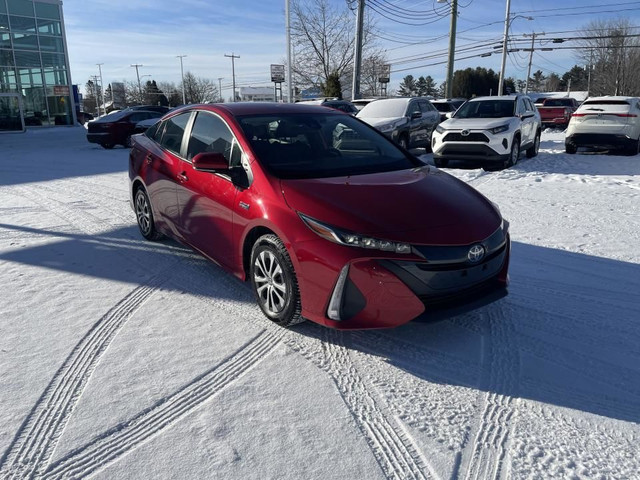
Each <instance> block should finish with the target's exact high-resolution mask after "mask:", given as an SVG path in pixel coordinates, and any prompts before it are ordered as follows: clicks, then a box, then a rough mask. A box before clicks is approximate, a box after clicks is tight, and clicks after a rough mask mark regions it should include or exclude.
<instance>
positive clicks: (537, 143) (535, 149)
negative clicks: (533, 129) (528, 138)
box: [527, 132, 540, 158]
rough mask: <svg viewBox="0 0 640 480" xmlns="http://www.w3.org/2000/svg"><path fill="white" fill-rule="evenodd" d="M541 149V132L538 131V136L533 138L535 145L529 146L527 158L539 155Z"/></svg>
mask: <svg viewBox="0 0 640 480" xmlns="http://www.w3.org/2000/svg"><path fill="white" fill-rule="evenodd" d="M539 150H540V132H538V133H536V138H535V139H534V140H533V145H532V146H531V147H530V148H527V158H533V157H535V156H537V155H538V151H539Z"/></svg>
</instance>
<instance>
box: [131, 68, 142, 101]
mask: <svg viewBox="0 0 640 480" xmlns="http://www.w3.org/2000/svg"><path fill="white" fill-rule="evenodd" d="M131 66H132V67H136V77H138V94H139V95H140V98H141V99H142V86H141V85H140V72H139V71H138V67H144V65H142V64H141V63H134V64H132V65H131Z"/></svg>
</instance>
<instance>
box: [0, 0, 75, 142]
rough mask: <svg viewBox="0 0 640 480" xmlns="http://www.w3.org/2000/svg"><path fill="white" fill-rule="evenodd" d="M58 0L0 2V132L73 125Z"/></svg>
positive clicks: (70, 92) (59, 1) (69, 82)
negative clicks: (25, 127) (30, 127)
mask: <svg viewBox="0 0 640 480" xmlns="http://www.w3.org/2000/svg"><path fill="white" fill-rule="evenodd" d="M74 110H75V107H74V104H73V96H72V87H71V76H70V73H69V55H68V51H67V42H66V37H65V30H64V19H63V15H62V1H61V0H36V1H34V0H0V130H12V129H17V128H14V127H17V126H18V123H20V128H21V129H22V128H23V126H25V125H26V126H48V125H73V124H74V117H75V112H74Z"/></svg>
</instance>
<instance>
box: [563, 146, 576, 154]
mask: <svg viewBox="0 0 640 480" xmlns="http://www.w3.org/2000/svg"><path fill="white" fill-rule="evenodd" d="M577 151H578V148H577V147H576V146H575V145H570V144H565V145H564V152H565V153H568V154H569V155H573V154H574V153H576V152H577Z"/></svg>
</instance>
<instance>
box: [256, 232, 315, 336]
mask: <svg viewBox="0 0 640 480" xmlns="http://www.w3.org/2000/svg"><path fill="white" fill-rule="evenodd" d="M249 275H250V277H251V286H252V289H253V293H254V294H255V296H256V300H257V302H258V306H259V307H260V309H261V310H262V313H264V314H265V316H266V317H267V318H268V319H269V320H271V321H272V322H274V323H276V324H277V325H280V326H282V327H289V326H292V325H295V324H297V323H301V322H304V318H302V315H301V313H300V312H301V304H300V292H299V290H298V279H297V278H296V273H295V271H294V269H293V264H292V263H291V257H289V253H288V252H287V249H286V248H285V246H284V243H282V240H280V239H279V238H278V237H277V236H276V235H273V234H269V235H263V236H262V237H260V238H259V239H258V240H257V241H256V243H255V244H254V245H253V248H252V250H251V267H250V272H249Z"/></svg>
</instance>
